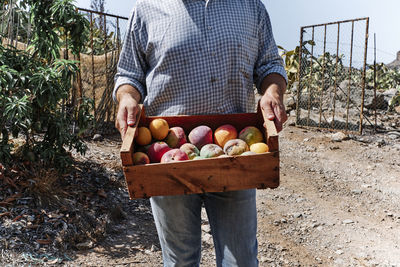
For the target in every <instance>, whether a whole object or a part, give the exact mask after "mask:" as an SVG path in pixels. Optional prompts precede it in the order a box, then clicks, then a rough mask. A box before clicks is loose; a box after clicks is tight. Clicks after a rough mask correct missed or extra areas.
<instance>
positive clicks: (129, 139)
mask: <svg viewBox="0 0 400 267" xmlns="http://www.w3.org/2000/svg"><path fill="white" fill-rule="evenodd" d="M142 109H143V105H139V111H138V114H137V118H138V119H137V120H136V123H135V125H134V126H128V129H127V130H126V134H125V136H124V140H123V141H122V146H121V150H120V155H121V161H122V165H123V166H130V165H133V158H132V155H133V153H134V149H133V148H134V139H135V134H136V129H137V127H138V125H139V122H140V120H141V116H142Z"/></svg>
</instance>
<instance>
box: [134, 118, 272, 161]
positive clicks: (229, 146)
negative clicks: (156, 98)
mask: <svg viewBox="0 0 400 267" xmlns="http://www.w3.org/2000/svg"><path fill="white" fill-rule="evenodd" d="M137 133H138V134H137V136H136V138H135V151H137V152H136V153H134V154H133V164H134V165H144V164H149V163H160V162H161V163H166V162H174V161H184V160H199V159H206V158H216V157H228V156H237V155H254V154H257V153H264V152H268V151H269V149H268V145H267V144H266V143H265V142H264V137H263V134H262V132H261V131H260V130H259V129H258V128H257V127H254V126H248V127H245V128H244V129H242V130H241V131H240V132H239V134H238V131H237V130H236V128H235V127H234V126H232V125H230V124H225V125H222V126H220V127H218V128H217V129H216V130H215V131H214V132H213V131H212V129H211V128H210V127H208V126H205V125H200V126H197V127H196V128H194V129H192V130H191V131H190V133H189V135H186V133H185V132H184V130H183V128H181V127H171V128H170V127H169V125H168V122H167V121H166V120H164V119H161V118H158V119H154V120H152V121H151V122H150V124H149V127H148V128H147V127H139V128H138V129H137Z"/></svg>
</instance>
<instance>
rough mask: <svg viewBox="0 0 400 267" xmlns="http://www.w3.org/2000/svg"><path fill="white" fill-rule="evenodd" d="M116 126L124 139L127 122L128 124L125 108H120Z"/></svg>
mask: <svg viewBox="0 0 400 267" xmlns="http://www.w3.org/2000/svg"><path fill="white" fill-rule="evenodd" d="M115 126H116V128H117V129H118V131H119V132H120V134H121V138H122V139H124V136H125V133H126V129H127V127H128V126H127V124H126V113H125V112H124V111H123V110H119V111H118V114H117V119H116V121H115Z"/></svg>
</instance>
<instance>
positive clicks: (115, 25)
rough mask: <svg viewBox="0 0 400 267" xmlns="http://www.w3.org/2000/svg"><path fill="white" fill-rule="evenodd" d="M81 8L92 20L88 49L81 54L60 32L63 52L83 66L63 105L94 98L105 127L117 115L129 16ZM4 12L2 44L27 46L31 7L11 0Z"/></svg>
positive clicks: (1, 8)
mask: <svg viewBox="0 0 400 267" xmlns="http://www.w3.org/2000/svg"><path fill="white" fill-rule="evenodd" d="M77 12H80V13H82V14H83V15H84V16H85V17H86V19H87V20H88V22H89V25H90V28H89V29H88V30H89V31H90V33H89V39H88V40H87V41H86V45H85V48H84V50H83V51H81V52H80V53H79V55H78V56H75V55H73V54H72V52H71V51H69V50H68V41H69V40H68V38H67V37H65V36H62V33H60V40H61V43H60V47H61V51H60V54H61V56H62V57H63V58H64V59H71V60H78V61H79V67H80V72H79V75H78V76H77V79H76V81H74V83H73V87H72V88H71V91H70V97H69V101H68V102H69V103H63V104H62V106H63V107H62V108H63V109H64V108H65V106H69V107H72V109H76V107H77V106H78V105H79V104H80V103H81V101H82V99H83V98H84V97H85V98H89V99H92V100H93V103H94V109H93V115H94V117H95V120H96V126H97V129H105V128H102V126H103V125H104V124H105V123H110V122H113V121H114V120H115V117H116V105H115V103H114V102H113V100H112V90H113V87H114V76H115V73H116V68H117V62H118V58H119V54H120V51H121V48H122V42H123V40H124V38H125V34H126V29H127V21H128V18H126V17H122V16H117V15H113V14H107V13H102V12H97V11H94V10H88V9H83V8H78V9H77ZM0 15H1V17H0V41H1V44H2V45H4V46H12V47H15V48H17V49H19V50H27V48H28V47H29V45H30V40H31V24H30V12H29V10H24V9H21V8H20V7H19V6H18V4H17V1H16V0H14V1H13V0H10V1H9V3H8V4H7V5H2V6H0ZM72 112H73V111H72ZM111 126H112V124H111Z"/></svg>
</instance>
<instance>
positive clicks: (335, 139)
mask: <svg viewBox="0 0 400 267" xmlns="http://www.w3.org/2000/svg"><path fill="white" fill-rule="evenodd" d="M348 139H349V137H348V136H347V135H346V134H345V133H343V132H337V133H334V134H332V135H331V141H333V142H342V141H344V140H348Z"/></svg>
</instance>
